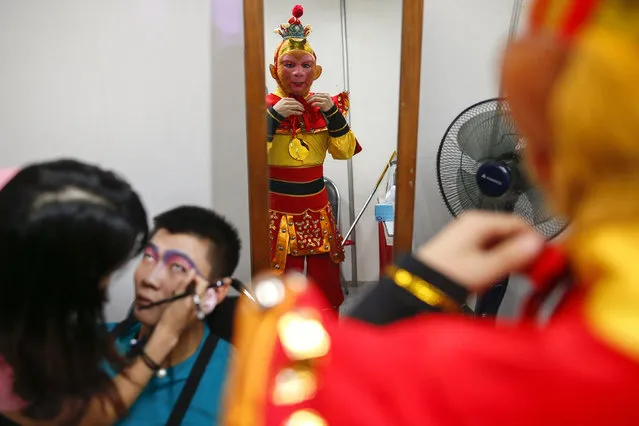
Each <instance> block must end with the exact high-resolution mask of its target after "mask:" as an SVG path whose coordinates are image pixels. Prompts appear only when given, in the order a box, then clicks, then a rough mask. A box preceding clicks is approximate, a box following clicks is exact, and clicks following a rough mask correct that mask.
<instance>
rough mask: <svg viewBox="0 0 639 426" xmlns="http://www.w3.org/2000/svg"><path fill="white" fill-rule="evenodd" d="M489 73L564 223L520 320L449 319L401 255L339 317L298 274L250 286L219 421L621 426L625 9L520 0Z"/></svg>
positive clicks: (628, 308) (619, 0)
mask: <svg viewBox="0 0 639 426" xmlns="http://www.w3.org/2000/svg"><path fill="white" fill-rule="evenodd" d="M502 76H503V81H504V88H505V90H506V92H507V94H508V95H509V98H510V103H511V109H512V112H513V116H514V117H515V119H516V120H517V122H518V123H519V125H520V128H521V130H522V132H523V133H524V135H526V138H527V142H528V147H527V150H528V151H527V153H526V154H527V158H526V160H527V161H529V164H530V165H531V166H532V168H533V170H534V171H535V175H536V178H537V180H538V181H539V184H540V186H541V187H542V188H545V189H546V191H545V192H546V195H547V197H548V199H549V201H550V202H551V205H553V206H554V207H555V209H556V210H557V211H558V213H560V214H562V215H564V216H566V217H567V218H568V219H570V221H571V228H570V229H569V234H568V235H567V238H566V242H565V243H564V244H563V245H562V246H549V247H548V248H547V249H546V251H545V252H544V253H543V254H542V256H541V257H540V258H539V259H538V260H537V262H536V263H535V264H534V265H533V267H532V268H531V269H530V271H529V272H528V275H529V276H530V278H531V281H532V283H533V284H534V288H535V291H534V292H533V295H532V296H531V297H530V299H529V302H528V304H527V305H526V309H525V312H524V315H523V317H522V318H521V319H520V320H517V321H512V322H498V323H497V324H496V325H495V323H494V322H492V321H483V320H480V319H476V318H469V317H467V316H464V315H463V314H461V313H460V311H461V305H462V304H463V302H464V301H465V299H466V297H467V296H468V295H467V294H465V293H464V289H463V287H461V286H459V285H457V284H456V283H454V282H452V281H451V280H450V279H448V278H447V277H445V276H443V275H441V274H440V273H438V272H437V271H435V270H434V269H432V268H430V267H429V266H428V265H425V264H423V263H421V262H419V261H418V260H416V259H414V258H413V257H410V256H408V257H406V258H404V259H401V260H399V261H398V263H397V266H396V267H394V268H392V269H391V270H389V272H388V275H387V276H386V277H385V278H384V279H382V280H381V282H380V283H379V284H378V285H377V286H376V287H375V288H374V289H373V291H372V292H371V294H370V295H369V296H368V297H367V299H365V302H363V303H369V304H370V305H369V308H370V307H371V306H373V305H374V308H375V309H368V310H365V311H362V312H360V313H359V314H356V315H355V317H356V318H350V319H339V318H338V317H337V316H336V314H335V313H334V312H333V311H331V310H330V309H328V308H329V305H328V304H327V303H326V301H325V299H324V297H323V296H322V294H321V292H319V291H318V290H317V288H316V287H314V286H313V284H311V283H309V282H308V281H307V280H306V279H305V278H304V277H302V276H296V275H287V276H284V277H282V278H281V280H280V279H271V280H262V281H259V282H258V283H257V284H256V285H255V287H254V293H255V298H256V300H257V303H252V302H250V301H249V300H243V301H241V302H240V307H239V310H238V314H237V320H238V326H237V329H236V336H235V342H236V344H237V346H238V357H237V358H236V359H235V360H234V363H233V365H232V369H231V375H230V384H229V385H230V387H229V399H228V405H227V412H226V416H225V419H224V423H223V424H224V425H226V426H240V425H241V426H249V425H250V426H275V425H288V426H295V425H330V426H355V425H366V426H389V425H401V426H411V425H414V426H462V425H463V426H467V425H473V426H483V425H486V426H513V425H521V426H527V425H530V426H533V425H534V426H555V425H556V426H560V425H561V426H565V425H593V426H595V425H607V426H613V425H614V426H618V425H639V410H637V407H638V406H639V266H638V264H637V259H639V198H637V197H636V194H637V193H638V192H639V167H637V164H638V162H639V143H638V142H637V134H639V102H637V99H639V78H637V76H639V4H637V2H633V1H626V0H598V1H597V0H583V1H581V0H580V1H572V2H571V1H552V0H540V1H538V2H537V3H536V5H535V7H534V12H533V20H532V25H531V28H530V29H529V32H528V33H527V34H525V35H524V36H523V37H522V38H521V39H520V40H518V41H516V42H514V43H513V44H512V45H511V46H509V48H508V50H507V54H506V56H505V60H504V67H503V74H502ZM559 286H565V288H566V290H565V293H564V296H563V299H562V301H561V303H560V304H559V305H558V307H557V308H556V310H555V312H554V314H553V315H552V316H551V317H550V319H548V320H547V321H541V320H540V318H538V316H537V312H538V309H539V306H540V305H541V303H542V302H543V301H544V300H545V298H546V296H547V295H548V294H550V292H552V291H555V290H557V289H558V287H559ZM366 300H368V301H366ZM424 312H428V313H426V314H425V313H424ZM400 319H401V320H400ZM367 322H368V323H367ZM371 322H372V323H374V324H371ZM382 324H383V326H380V325H382Z"/></svg>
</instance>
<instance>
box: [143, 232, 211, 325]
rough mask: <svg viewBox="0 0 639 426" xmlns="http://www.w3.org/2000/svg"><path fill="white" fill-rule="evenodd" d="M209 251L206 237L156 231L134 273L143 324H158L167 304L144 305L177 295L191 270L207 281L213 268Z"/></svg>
mask: <svg viewBox="0 0 639 426" xmlns="http://www.w3.org/2000/svg"><path fill="white" fill-rule="evenodd" d="M210 250H211V247H210V242H209V241H207V240H205V239H202V238H198V237H195V236H192V235H188V234H171V233H169V232H168V231H165V230H159V231H158V232H156V233H155V235H154V236H153V238H152V239H151V242H150V243H149V244H148V245H147V247H146V248H145V249H144V252H143V256H142V260H141V261H140V264H139V265H138V267H137V269H136V270H135V273H134V280H135V312H134V313H135V316H136V318H137V319H138V320H139V321H140V322H141V323H142V324H144V325H147V326H150V327H153V326H155V324H157V322H158V321H159V320H160V317H161V316H162V313H163V312H164V310H165V309H166V307H167V305H159V306H156V307H153V308H149V309H141V308H143V307H144V306H147V305H149V304H151V303H154V302H158V301H160V300H163V299H168V298H170V297H172V296H174V295H175V294H176V292H178V289H179V288H180V286H181V285H182V284H184V282H185V280H186V279H187V278H188V276H189V273H191V272H192V271H195V273H196V274H197V275H199V276H201V277H202V278H204V279H205V280H207V281H208V280H209V278H210V277H209V275H210V274H211V271H212V266H211V262H210V256H209V255H210Z"/></svg>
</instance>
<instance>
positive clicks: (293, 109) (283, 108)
mask: <svg viewBox="0 0 639 426" xmlns="http://www.w3.org/2000/svg"><path fill="white" fill-rule="evenodd" d="M273 109H274V110H275V111H276V112H277V113H278V114H279V115H281V116H282V117H284V118H286V117H290V116H291V115H302V114H303V113H304V105H302V104H301V103H300V102H298V101H296V100H295V99H293V98H282V99H280V100H279V101H278V102H277V103H276V104H275V105H274V106H273Z"/></svg>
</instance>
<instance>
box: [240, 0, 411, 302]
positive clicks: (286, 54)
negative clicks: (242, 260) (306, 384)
mask: <svg viewBox="0 0 639 426" xmlns="http://www.w3.org/2000/svg"><path fill="white" fill-rule="evenodd" d="M251 3H253V4H254V2H251ZM407 3H415V4H416V5H417V4H419V5H418V6H415V7H418V8H419V10H421V7H422V6H421V4H422V2H421V1H420V2H413V1H412V2H407ZM408 10H409V12H411V13H413V14H414V13H415V8H414V7H411V8H409V9H408ZM404 13H406V9H404ZM418 15H419V18H420V20H421V17H422V13H421V12H420V13H418ZM245 19H248V18H246V10H245ZM263 28H264V34H263V39H264V43H263V46H264V51H263V52H262V54H263V58H264V62H263V67H264V74H263V75H264V78H265V80H266V87H267V92H268V94H267V96H266V108H264V109H265V112H266V117H265V120H266V122H267V126H266V127H267V129H268V131H267V133H268V134H267V141H268V142H267V144H266V150H267V152H266V154H265V158H266V164H267V165H268V175H269V176H268V191H269V200H268V203H269V206H268V207H269V212H268V222H269V223H268V224H267V226H268V230H269V236H268V237H267V238H268V240H267V241H269V243H270V244H269V258H268V260H269V265H268V266H269V267H270V268H272V270H274V271H280V272H281V271H284V270H291V269H297V270H301V271H305V272H306V273H307V274H308V275H309V276H310V277H311V278H314V280H315V281H316V282H318V284H319V285H320V287H323V290H324V293H325V295H326V296H327V298H328V299H329V301H331V303H332V305H333V306H335V307H337V306H339V305H340V304H341V302H342V300H343V295H344V294H347V293H348V292H349V290H350V289H351V288H353V287H357V284H358V283H362V282H367V281H376V280H377V279H378V277H379V274H380V270H381V269H382V268H383V266H384V264H385V263H387V262H389V261H390V260H391V259H392V252H393V239H394V237H395V236H394V229H395V228H397V229H398V231H399V232H400V233H401V236H400V237H399V241H398V242H399V243H400V245H399V246H398V245H397V244H395V249H400V251H409V250H410V246H411V241H412V206H411V207H410V208H409V209H407V210H409V211H410V215H406V213H404V214H402V215H399V214H397V215H396V214H395V211H396V210H397V209H398V208H399V206H397V205H396V204H395V193H396V191H400V193H399V194H398V197H407V195H410V191H409V192H408V193H402V192H401V188H399V189H397V188H395V185H394V180H393V179H392V176H395V173H394V171H395V166H394V164H395V162H396V150H397V142H396V141H397V133H398V122H399V123H403V124H402V125H403V127H400V129H402V128H403V133H402V131H401V130H400V136H403V137H408V138H410V137H412V138H413V141H412V143H413V145H415V144H416V130H415V131H414V132H412V131H411V129H410V126H408V125H409V124H410V125H412V126H414V127H415V129H416V126H417V103H418V100H419V90H418V89H419V65H420V54H421V26H419V31H416V29H417V27H415V26H412V27H410V28H413V29H414V30H413V31H415V34H414V35H415V36H416V35H419V37H415V40H417V39H418V38H419V41H415V42H414V43H413V45H411V49H413V50H412V51H411V55H412V56H411V58H410V59H409V61H410V62H414V63H415V64H416V66H417V71H416V72H415V69H412V71H411V72H412V76H411V77H412V78H413V82H412V84H411V86H410V88H409V89H408V90H406V93H405V95H406V96H413V98H414V104H413V105H414V108H413V110H412V111H410V112H409V113H406V116H405V117H402V115H401V114H400V115H399V116H398V114H397V111H398V106H399V99H400V97H399V95H398V94H399V93H400V53H401V51H402V43H401V41H402V29H403V30H404V31H406V25H402V3H401V2H388V1H384V0H375V1H370V0H366V1H364V0H348V1H346V0H341V1H340V0H325V1H321V2H318V1H314V2H306V3H305V4H303V5H295V3H294V2H292V1H291V0H265V1H264V16H263ZM250 29H251V28H247V30H250ZM253 30H254V31H255V28H253ZM274 30H275V31H274ZM253 36H254V37H260V35H258V34H255V33H254V34H253ZM246 37H247V38H246V39H247V40H249V39H250V40H254V38H253V37H252V36H249V35H247V36H246ZM415 43H416V44H415ZM257 44H261V43H256V45H257ZM249 46H250V43H247V48H248V47H249ZM254 53H255V52H254ZM249 59H250V60H251V61H253V60H254V59H255V58H247V61H248V60H249ZM247 63H248V62H247ZM405 65H406V64H405ZM247 68H248V66H247ZM251 69H253V67H251ZM403 71H404V72H406V70H403ZM250 78H251V77H250V76H248V75H247V84H248V80H249V79H250ZM253 78H254V79H255V80H256V81H257V80H259V79H260V76H255V75H253ZM260 87H261V88H262V87H264V85H262V86H260ZM416 89H417V90H416ZM262 90H263V89H262ZM247 101H248V99H247ZM255 101H256V99H255ZM247 104H248V105H251V104H250V103H247ZM251 107H252V106H251ZM398 117H399V120H398ZM262 129H263V126H262ZM251 130H252V129H249V132H251ZM256 132H257V131H256ZM262 132H263V130H262ZM262 134H263V133H262ZM256 137H257V136H256ZM249 143H251V147H252V149H253V148H254V147H255V146H256V144H254V143H252V142H249ZM261 149H262V147H260V148H259V150H261ZM250 155H251V156H253V155H255V156H256V155H261V154H258V153H257V152H256V153H252V152H250ZM405 155H406V159H405V160H404V163H402V160H401V158H400V160H399V164H400V169H399V170H398V171H397V176H399V177H400V179H401V176H402V170H401V165H402V164H410V163H411V161H412V162H413V166H412V167H409V168H408V170H410V171H411V172H410V173H411V174H412V175H414V170H415V167H414V161H415V150H413V152H412V154H411V152H410V151H406V152H405ZM250 161H251V160H249V162H250ZM265 166H266V165H265ZM389 177H391V181H390V182H389V180H388V179H389ZM412 179H414V178H410V179H408V180H405V181H402V182H407V183H408V186H407V187H408V188H409V189H412V188H413V187H414V185H412V184H411V183H410V181H411V180H412ZM263 186H264V185H263V183H259V184H258V185H256V186H255V187H254V186H253V185H251V191H252V192H253V194H255V195H257V196H261V195H260V194H257V189H256V188H257V187H259V188H263ZM404 199H405V201H406V202H407V203H410V204H411V205H412V195H411V196H410V197H408V198H404ZM251 201H253V200H251ZM396 216H397V217H401V218H402V219H401V226H394V218H395V217H396ZM259 221H260V223H261V225H260V226H264V225H263V218H260V219H259ZM406 225H408V227H406ZM254 226H256V225H255V224H254V223H253V222H252V227H254ZM409 228H410V229H409ZM252 229H254V230H255V231H256V232H260V231H258V230H257V229H256V228H252ZM260 235H261V237H262V238H263V237H264V235H263V234H261V233H260ZM407 237H408V240H407ZM260 255H262V253H260Z"/></svg>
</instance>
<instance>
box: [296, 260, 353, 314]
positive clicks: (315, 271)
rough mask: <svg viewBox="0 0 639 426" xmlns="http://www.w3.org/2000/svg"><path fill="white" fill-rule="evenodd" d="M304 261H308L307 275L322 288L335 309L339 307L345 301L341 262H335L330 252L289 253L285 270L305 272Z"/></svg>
mask: <svg viewBox="0 0 639 426" xmlns="http://www.w3.org/2000/svg"><path fill="white" fill-rule="evenodd" d="M304 261H306V276H307V277H309V278H310V279H312V280H313V281H314V282H315V284H316V285H317V287H319V288H320V289H321V290H322V292H323V293H324V296H325V297H326V299H327V300H328V303H330V305H331V306H332V307H333V308H334V309H337V308H339V305H341V304H342V302H343V301H344V294H343V293H342V280H341V276H340V270H339V263H335V262H333V261H332V260H331V255H330V254H329V253H326V254H314V255H312V256H291V255H288V256H287V257H286V267H285V271H298V272H304Z"/></svg>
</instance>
